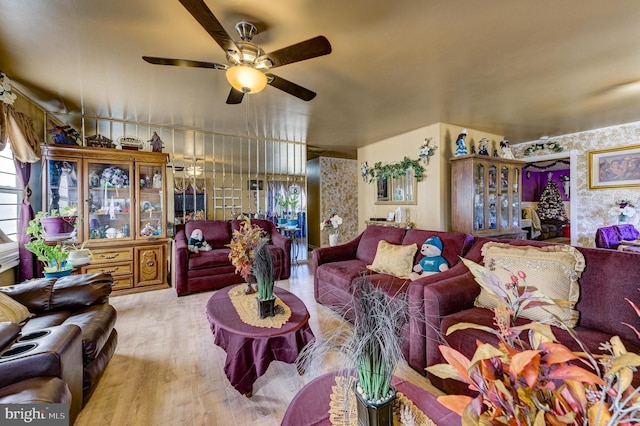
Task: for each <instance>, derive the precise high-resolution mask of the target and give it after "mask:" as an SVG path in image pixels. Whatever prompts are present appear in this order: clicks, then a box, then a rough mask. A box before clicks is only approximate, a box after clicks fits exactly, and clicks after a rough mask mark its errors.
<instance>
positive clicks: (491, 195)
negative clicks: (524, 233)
mask: <svg viewBox="0 0 640 426" xmlns="http://www.w3.org/2000/svg"><path fill="white" fill-rule="evenodd" d="M488 170H489V173H488V180H489V183H488V196H487V198H488V201H487V204H488V205H489V227H488V229H498V183H497V182H498V168H497V167H496V166H490V167H489V169H488Z"/></svg>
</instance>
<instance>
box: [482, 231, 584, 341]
mask: <svg viewBox="0 0 640 426" xmlns="http://www.w3.org/2000/svg"><path fill="white" fill-rule="evenodd" d="M482 252H483V255H484V264H485V267H486V268H487V269H489V270H491V271H492V272H493V273H494V274H495V275H497V276H498V278H499V279H500V282H501V283H511V277H512V276H516V275H518V274H519V273H520V271H522V272H524V273H525V274H526V283H527V285H529V286H532V287H535V288H536V289H538V290H539V291H540V292H542V293H543V294H544V295H545V296H547V297H549V298H551V299H554V300H563V301H567V302H569V304H568V305H547V306H543V307H533V308H528V309H524V310H523V311H522V312H521V313H520V316H521V317H522V318H527V319H530V320H536V321H539V322H542V323H545V324H552V325H556V326H559V327H561V326H562V325H566V326H568V327H572V328H573V327H575V326H576V324H577V322H578V311H577V310H575V309H574V307H575V304H576V303H577V301H578V298H579V297H580V286H579V285H578V278H579V277H580V275H581V274H582V271H583V270H584V268H585V259H584V256H583V255H582V253H581V252H580V251H578V249H576V248H575V247H571V246H567V245H553V246H547V247H533V246H521V247H516V246H513V245H509V244H506V243H497V242H489V243H486V244H485V245H484V246H483V248H482ZM476 278H477V277H476ZM508 294H512V293H508ZM513 297H515V296H513ZM476 306H479V307H482V308H489V309H492V308H495V307H496V306H497V300H496V298H495V297H492V296H491V295H490V293H489V292H488V291H487V290H486V289H485V288H483V289H482V291H481V292H480V295H479V296H478V298H477V299H476Z"/></svg>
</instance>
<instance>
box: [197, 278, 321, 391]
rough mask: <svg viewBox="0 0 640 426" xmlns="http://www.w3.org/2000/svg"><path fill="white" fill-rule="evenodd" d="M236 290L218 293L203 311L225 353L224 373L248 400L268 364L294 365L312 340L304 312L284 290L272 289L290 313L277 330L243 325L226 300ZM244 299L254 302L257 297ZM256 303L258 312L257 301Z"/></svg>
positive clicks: (232, 288)
mask: <svg viewBox="0 0 640 426" xmlns="http://www.w3.org/2000/svg"><path fill="white" fill-rule="evenodd" d="M236 289H237V288H236V287H233V286H232V287H227V288H223V289H221V290H219V291H217V292H216V293H215V294H214V295H213V296H211V298H210V299H209V301H208V302H207V308H206V311H207V318H208V319H209V324H210V326H211V331H212V332H213V334H214V340H213V341H214V343H215V344H216V345H218V346H220V347H221V348H222V349H224V350H225V352H226V353H227V358H226V360H225V364H224V372H225V374H226V376H227V378H228V379H229V382H230V383H231V385H232V386H233V387H234V388H236V390H237V391H238V392H240V393H242V394H244V395H247V396H248V397H249V396H251V395H252V391H253V383H254V382H255V381H256V380H257V379H258V377H260V376H262V375H263V374H264V373H265V372H266V371H267V368H268V367H269V364H270V363H271V361H282V362H286V363H289V364H291V363H294V362H295V361H296V358H297V357H298V354H299V353H300V350H302V348H303V347H304V346H305V345H306V344H307V343H309V342H311V341H312V340H313V339H314V336H313V332H312V331H311V328H310V327H309V312H308V311H307V308H306V307H305V306H304V303H302V301H301V300H300V299H298V298H297V297H296V296H295V295H293V294H291V293H289V292H288V291H287V290H285V289H282V288H279V287H276V288H275V294H276V296H277V297H278V298H279V299H280V300H281V301H282V302H283V303H284V304H285V305H286V306H287V307H288V308H289V309H290V311H291V316H290V317H289V319H288V320H287V321H286V322H285V323H284V325H282V326H281V327H279V328H276V327H256V326H253V325H249V324H247V323H245V322H244V321H243V320H242V319H241V318H240V315H239V314H238V311H237V310H236V308H235V307H234V304H233V303H232V302H231V299H230V297H229V293H230V292H233V291H234V290H235V291H237V290H236ZM247 297H251V298H252V299H253V300H254V301H255V297H256V294H253V295H249V296H247ZM255 303H256V305H255V306H256V308H255V309H256V311H257V309H258V308H257V301H256V302H255Z"/></svg>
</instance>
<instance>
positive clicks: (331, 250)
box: [313, 225, 640, 393]
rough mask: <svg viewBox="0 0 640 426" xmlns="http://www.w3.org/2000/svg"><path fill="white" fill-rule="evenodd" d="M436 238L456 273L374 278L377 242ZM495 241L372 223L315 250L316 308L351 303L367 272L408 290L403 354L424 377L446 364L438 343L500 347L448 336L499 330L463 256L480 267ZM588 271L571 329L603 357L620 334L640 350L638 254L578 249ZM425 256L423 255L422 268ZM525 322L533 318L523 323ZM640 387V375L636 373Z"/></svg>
mask: <svg viewBox="0 0 640 426" xmlns="http://www.w3.org/2000/svg"><path fill="white" fill-rule="evenodd" d="M431 235H437V236H439V237H440V238H441V239H442V241H443V243H444V252H443V255H444V257H445V258H446V259H447V261H448V262H449V264H450V265H451V267H450V269H449V270H448V271H445V272H441V273H439V274H435V275H431V276H428V277H425V278H421V279H419V280H416V281H413V282H411V281H408V280H401V279H399V278H395V277H392V276H390V275H385V274H378V273H374V272H372V271H370V270H368V269H367V268H366V265H367V264H371V263H372V261H373V258H374V257H375V252H376V248H377V243H378V241H379V240H381V239H384V240H386V241H387V242H390V243H393V244H411V243H413V242H417V243H418V244H421V243H422V241H424V240H425V237H427V236H431ZM489 241H497V240H491V239H487V238H473V237H472V236H470V235H466V234H460V233H455V232H440V231H427V230H417V229H410V230H404V229H397V228H387V227H381V226H375V225H373V226H369V227H368V228H367V229H365V231H364V232H363V233H362V234H361V235H359V236H358V237H356V238H355V239H354V240H352V241H349V242H348V243H346V244H343V245H340V246H336V247H326V248H320V249H316V250H314V251H313V267H314V292H315V298H316V300H317V301H318V303H321V304H325V305H328V306H331V307H333V308H335V309H341V308H344V307H345V306H347V304H348V303H349V300H350V298H351V294H352V292H353V289H354V288H355V287H354V282H355V281H354V280H355V279H356V278H357V277H359V276H360V275H361V274H363V273H364V274H368V275H369V277H370V278H371V280H372V282H374V283H375V284H376V285H379V286H382V287H383V288H385V290H386V291H387V292H388V293H390V294H395V293H396V292H398V291H399V292H402V293H406V294H407V295H408V300H409V309H410V314H411V319H410V323H409V324H408V326H407V327H406V329H405V332H404V336H405V347H404V355H405V358H406V360H407V362H408V363H409V365H410V366H411V367H412V368H414V369H415V370H416V371H418V372H420V373H421V374H426V371H425V367H427V366H431V365H434V364H439V363H442V362H444V360H443V358H442V357H441V355H440V351H439V349H438V345H439V344H443V343H444V344H448V345H450V346H452V347H454V348H455V349H457V350H459V351H460V352H462V353H464V354H465V355H466V356H468V357H469V358H471V357H472V356H473V353H474V352H475V348H476V343H475V342H476V340H481V341H485V342H496V339H495V338H494V336H493V335H491V334H489V333H486V332H482V331H478V330H471V329H469V330H461V331H456V332H455V333H452V334H451V335H450V336H447V337H445V333H446V331H447V329H448V328H449V327H450V326H451V325H453V324H455V323H458V322H473V323H478V324H483V325H487V326H493V312H492V311H491V310H489V309H484V308H477V307H474V301H475V298H476V297H477V296H478V294H479V293H480V286H479V285H478V284H477V283H476V282H475V280H474V277H473V275H472V274H471V272H469V270H468V269H467V267H466V266H465V265H464V263H462V262H459V259H457V257H458V256H463V257H465V258H468V259H470V260H473V261H474V262H477V263H482V260H483V257H482V254H481V250H482V246H483V245H484V244H485V243H487V242H489ZM499 242H502V243H505V242H506V243H508V244H511V245H518V246H521V245H529V246H536V247H540V246H545V245H549V243H544V242H539V241H530V240H499ZM578 250H579V251H580V252H581V253H582V254H583V256H584V258H585V261H586V267H585V269H584V271H583V273H582V276H581V278H580V279H579V284H580V298H579V300H578V303H577V304H576V307H575V309H577V310H578V311H579V312H580V318H579V321H578V325H577V326H576V327H575V328H574V329H573V330H574V331H575V332H576V334H577V335H578V337H579V338H580V339H581V340H582V342H584V343H585V344H586V346H587V348H588V349H589V350H591V351H593V352H594V353H599V352H600V351H599V350H598V346H599V345H600V343H602V342H605V341H607V340H609V338H611V337H612V336H613V335H618V336H620V337H621V339H622V341H623V343H624V344H625V346H626V348H627V350H628V351H630V352H637V353H638V352H640V342H639V341H638V339H637V337H636V336H635V334H634V332H633V331H632V330H631V329H630V328H628V327H626V326H624V325H623V324H622V323H623V322H626V323H629V324H632V325H635V326H636V327H637V328H639V329H640V319H639V318H638V317H637V316H636V314H635V312H634V310H633V308H632V307H631V306H630V305H629V304H628V303H627V302H626V301H625V300H624V298H625V297H626V298H628V299H630V300H634V301H636V303H637V302H638V301H640V291H638V288H639V287H640V279H639V277H640V256H639V254H637V253H631V252H622V251H613V250H605V249H599V248H585V247H578ZM420 258H421V255H420V254H419V252H418V255H417V256H416V262H415V263H417V262H418V261H419V260H420ZM518 321H519V322H525V321H527V320H522V319H519V320H518ZM553 329H554V333H555V335H556V337H557V338H558V340H559V341H560V342H561V343H563V344H565V345H567V346H568V347H570V348H572V349H574V350H578V345H577V344H576V342H575V341H574V339H573V338H571V336H570V335H569V334H568V333H567V332H566V331H564V330H561V329H560V328H557V327H553ZM634 377H635V379H634V383H638V384H640V374H639V373H636V375H635V376H634ZM429 379H430V380H431V381H432V383H433V384H434V385H436V386H437V387H439V388H440V389H442V390H444V391H445V392H447V393H461V392H464V391H465V387H466V386H465V385H462V384H460V383H459V382H456V381H453V380H442V379H440V378H438V377H435V376H432V375H429Z"/></svg>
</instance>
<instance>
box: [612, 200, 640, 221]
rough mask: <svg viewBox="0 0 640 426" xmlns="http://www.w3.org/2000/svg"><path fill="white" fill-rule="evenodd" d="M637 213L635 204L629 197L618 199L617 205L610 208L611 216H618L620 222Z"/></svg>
mask: <svg viewBox="0 0 640 426" xmlns="http://www.w3.org/2000/svg"><path fill="white" fill-rule="evenodd" d="M635 214H636V209H635V206H634V205H633V203H632V202H631V200H627V199H622V200H619V201H616V202H615V205H614V206H613V207H611V208H610V209H609V216H617V217H618V222H620V223H626V222H627V221H628V220H629V218H631V217H633V216H635Z"/></svg>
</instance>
